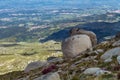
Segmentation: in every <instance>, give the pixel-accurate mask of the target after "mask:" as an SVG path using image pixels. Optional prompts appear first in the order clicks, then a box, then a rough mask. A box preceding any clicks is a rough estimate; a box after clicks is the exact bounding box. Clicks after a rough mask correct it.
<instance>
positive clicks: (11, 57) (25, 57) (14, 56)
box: [0, 41, 60, 74]
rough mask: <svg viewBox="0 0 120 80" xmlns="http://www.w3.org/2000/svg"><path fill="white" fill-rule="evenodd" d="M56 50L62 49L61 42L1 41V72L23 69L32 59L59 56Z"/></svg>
mask: <svg viewBox="0 0 120 80" xmlns="http://www.w3.org/2000/svg"><path fill="white" fill-rule="evenodd" d="M12 44H16V45H12ZM49 50H50V51H49ZM54 50H60V43H58V44H55V42H54V41H50V42H46V43H44V44H42V43H24V42H21V43H9V42H0V74H4V73H7V72H12V71H19V70H23V69H24V68H25V66H26V65H27V64H28V63H30V62H32V61H36V60H45V59H46V58H47V57H49V56H52V55H53V56H59V55H60V54H56V51H54Z"/></svg>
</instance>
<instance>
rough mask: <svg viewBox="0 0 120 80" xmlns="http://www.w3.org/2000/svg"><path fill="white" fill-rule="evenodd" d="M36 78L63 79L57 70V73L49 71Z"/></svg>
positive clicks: (38, 79) (39, 79)
mask: <svg viewBox="0 0 120 80" xmlns="http://www.w3.org/2000/svg"><path fill="white" fill-rule="evenodd" d="M34 80H61V79H60V76H59V74H58V73H57V72H55V73H48V74H46V75H42V76H41V77H38V78H36V79H34Z"/></svg>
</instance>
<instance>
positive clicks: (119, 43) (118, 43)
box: [112, 40, 120, 47]
mask: <svg viewBox="0 0 120 80" xmlns="http://www.w3.org/2000/svg"><path fill="white" fill-rule="evenodd" d="M112 46H114V47H115V46H120V40H119V41H116V42H114V43H113V44H112Z"/></svg>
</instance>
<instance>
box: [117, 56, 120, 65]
mask: <svg viewBox="0 0 120 80" xmlns="http://www.w3.org/2000/svg"><path fill="white" fill-rule="evenodd" d="M117 61H118V63H119V64H120V56H118V57H117Z"/></svg>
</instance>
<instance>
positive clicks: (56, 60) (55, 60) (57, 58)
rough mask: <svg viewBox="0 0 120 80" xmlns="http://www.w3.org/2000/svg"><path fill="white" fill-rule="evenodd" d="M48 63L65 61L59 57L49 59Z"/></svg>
mask: <svg viewBox="0 0 120 80" xmlns="http://www.w3.org/2000/svg"><path fill="white" fill-rule="evenodd" d="M47 61H48V62H49V63H55V62H63V59H62V58H59V57H49V58H48V59H47Z"/></svg>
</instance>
